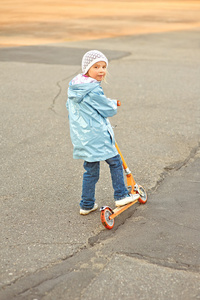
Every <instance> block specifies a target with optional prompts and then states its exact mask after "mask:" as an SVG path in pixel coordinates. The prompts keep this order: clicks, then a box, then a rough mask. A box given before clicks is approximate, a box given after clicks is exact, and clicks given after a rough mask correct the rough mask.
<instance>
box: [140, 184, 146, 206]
mask: <svg viewBox="0 0 200 300" xmlns="http://www.w3.org/2000/svg"><path fill="white" fill-rule="evenodd" d="M138 194H139V195H140V198H139V199H138V201H139V202H140V203H142V204H145V203H146V202H147V192H146V191H145V189H144V188H143V187H142V186H141V185H138Z"/></svg>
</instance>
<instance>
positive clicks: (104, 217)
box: [101, 207, 115, 229]
mask: <svg viewBox="0 0 200 300" xmlns="http://www.w3.org/2000/svg"><path fill="white" fill-rule="evenodd" d="M112 214H113V212H112V211H111V209H109V208H108V207H107V208H105V209H104V210H102V211H101V222H102V224H103V226H104V227H106V228H107V229H112V228H113V226H114V224H115V221H114V219H112V220H110V219H109V217H110V216H111V215H112Z"/></svg>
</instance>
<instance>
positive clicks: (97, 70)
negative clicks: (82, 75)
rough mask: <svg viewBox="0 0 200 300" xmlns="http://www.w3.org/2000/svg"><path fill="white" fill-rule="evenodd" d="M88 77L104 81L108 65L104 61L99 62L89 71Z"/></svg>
mask: <svg viewBox="0 0 200 300" xmlns="http://www.w3.org/2000/svg"><path fill="white" fill-rule="evenodd" d="M86 75H87V76H89V77H91V78H94V79H96V80H97V81H101V80H103V79H104V77H105V76H106V63H105V62H104V61H98V62H97V63H96V64H94V65H93V66H92V67H91V68H90V69H89V71H88V72H87V74H86Z"/></svg>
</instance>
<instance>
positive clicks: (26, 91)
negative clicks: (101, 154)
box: [0, 30, 200, 300]
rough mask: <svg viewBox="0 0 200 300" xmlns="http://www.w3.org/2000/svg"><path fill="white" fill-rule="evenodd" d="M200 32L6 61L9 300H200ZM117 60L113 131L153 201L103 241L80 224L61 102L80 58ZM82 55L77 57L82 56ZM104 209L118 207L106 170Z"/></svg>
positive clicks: (4, 273)
mask: <svg viewBox="0 0 200 300" xmlns="http://www.w3.org/2000/svg"><path fill="white" fill-rule="evenodd" d="M198 41H199V30H194V31H185V32H172V33H162V34H151V35H141V36H129V37H119V38H114V39H104V40H96V41H83V42H73V43H65V44H56V45H53V44H52V45H40V46H34V47H20V48H12V49H1V50H0V65H1V72H0V78H1V88H0V98H1V103H2V104H1V129H2V134H1V135H2V138H1V146H2V147H1V160H2V161H1V195H0V200H1V212H0V219H1V228H2V230H1V231H2V234H1V266H2V268H1V269H2V270H1V291H0V298H1V299H2V300H3V299H9V300H10V299H93V298H94V297H95V298H97V299H105V298H108V297H109V298H111V299H116V298H117V299H186V300H187V299H200V284H199V282H200V280H199V279H200V274H199V257H200V255H199V254H200V251H199V250H200V239H199V226H200V225H199V217H198V216H199V198H200V197H199V196H200V191H199V186H200V185H199V183H200V176H199V164H200V159H199V157H200V156H199V141H200V139H199V137H200V134H199V132H200V130H199V129H200V126H199V125H200V114H199V103H200V96H199V95H200V85H199V82H200V68H199V61H200V58H199V57H200V55H199V52H200V49H199V42H198ZM89 49H98V50H101V51H103V52H104V53H105V54H106V55H107V56H108V58H109V60H110V63H109V76H108V78H107V84H106V83H104V84H103V88H104V91H105V94H106V95H107V96H108V97H110V98H114V99H119V100H121V102H122V106H121V107H120V108H119V112H118V114H117V116H115V117H113V118H112V119H111V120H110V121H111V123H112V125H113V126H114V127H115V135H116V139H117V141H118V144H119V146H120V148H121V151H122V153H123V155H124V157H125V159H126V161H127V163H128V166H129V168H130V169H131V170H132V172H133V175H134V177H135V179H136V181H137V182H138V183H140V184H142V185H143V186H145V188H146V189H147V191H148V194H149V199H148V202H147V203H146V204H145V205H138V204H136V205H134V206H133V207H132V208H131V209H129V210H128V211H126V212H124V213H123V214H122V215H120V216H119V217H118V218H117V219H116V222H115V226H114V228H113V229H112V230H111V231H109V230H106V229H105V228H104V227H103V226H102V224H101V222H100V213H99V211H96V212H94V213H92V214H90V215H88V216H85V217H83V216H80V215H79V201H80V194H81V181H82V173H83V167H82V162H81V161H74V160H73V159H72V145H71V141H70V137H69V125H68V119H67V110H66V108H65V102H66V100H67V86H68V83H69V81H70V80H71V78H72V77H73V76H74V75H75V74H77V73H78V72H80V63H81V57H82V54H83V53H85V51H87V50H89ZM79 54H80V55H79ZM96 198H97V202H98V204H99V206H103V205H109V206H111V207H114V201H113V191H112V187H111V179H110V174H109V171H108V168H107V165H106V164H105V163H102V164H101V178H100V181H99V183H98V185H97V191H96Z"/></svg>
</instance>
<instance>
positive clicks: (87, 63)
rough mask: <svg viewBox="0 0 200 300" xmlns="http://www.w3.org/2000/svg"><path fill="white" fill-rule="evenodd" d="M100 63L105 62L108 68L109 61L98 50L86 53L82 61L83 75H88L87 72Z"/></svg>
mask: <svg viewBox="0 0 200 300" xmlns="http://www.w3.org/2000/svg"><path fill="white" fill-rule="evenodd" d="M98 61H105V63H106V65H107V66H108V60H107V58H106V57H105V55H104V54H103V53H102V52H100V51H98V50H90V51H88V52H86V53H85V54H84V56H83V59H82V71H83V74H86V73H87V71H88V70H89V69H90V68H91V67H92V66H93V65H94V64H96V63H97V62H98Z"/></svg>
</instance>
